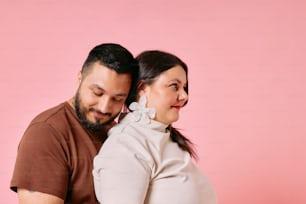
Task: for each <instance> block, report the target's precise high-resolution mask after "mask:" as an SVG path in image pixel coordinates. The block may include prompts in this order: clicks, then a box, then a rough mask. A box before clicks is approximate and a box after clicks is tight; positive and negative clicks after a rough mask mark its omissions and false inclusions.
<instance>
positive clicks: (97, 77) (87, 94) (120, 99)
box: [77, 63, 131, 125]
mask: <svg viewBox="0 0 306 204" xmlns="http://www.w3.org/2000/svg"><path fill="white" fill-rule="evenodd" d="M92 66H93V68H92V71H91V72H90V73H89V74H88V75H85V76H82V74H81V73H79V76H78V79H79V82H80V85H79V89H78V91H77V95H78V99H79V103H80V112H81V114H82V115H83V117H85V118H86V120H87V122H88V123H90V124H92V125H103V124H105V123H108V122H109V121H113V119H114V117H116V116H117V115H118V113H120V111H121V108H122V106H123V104H124V102H125V100H126V98H127V96H128V93H129V91H130V85H131V78H130V75H129V74H117V73H116V72H115V71H114V70H111V69H108V68H107V67H105V66H103V65H101V64H99V63H94V64H93V65H92Z"/></svg>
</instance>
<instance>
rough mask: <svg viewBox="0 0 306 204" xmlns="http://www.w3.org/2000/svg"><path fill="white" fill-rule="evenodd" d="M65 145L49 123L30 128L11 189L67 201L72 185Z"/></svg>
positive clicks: (19, 148) (27, 131)
mask: <svg viewBox="0 0 306 204" xmlns="http://www.w3.org/2000/svg"><path fill="white" fill-rule="evenodd" d="M65 143H66V141H65V139H64V138H63V137H61V136H60V135H59V134H58V132H57V131H56V130H55V129H54V128H52V127H51V126H49V125H48V124H46V123H36V124H32V125H31V126H29V127H28V129H27V130H26V132H25V134H24V135H23V138H22V139H21V142H20V144H19V147H18V153H17V159H16V163H15V168H14V173H13V177H12V181H11V189H12V190H14V191H17V188H25V189H28V190H33V191H38V192H42V193H47V194H51V195H55V196H57V197H59V198H62V199H65V197H66V193H67V189H68V181H69V167H68V165H67V155H66V153H65Z"/></svg>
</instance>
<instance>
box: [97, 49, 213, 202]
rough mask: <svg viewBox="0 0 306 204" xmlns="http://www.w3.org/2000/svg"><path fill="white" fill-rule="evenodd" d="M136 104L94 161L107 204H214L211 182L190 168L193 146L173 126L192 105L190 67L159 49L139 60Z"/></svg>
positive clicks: (99, 191) (99, 189) (99, 195)
mask: <svg viewBox="0 0 306 204" xmlns="http://www.w3.org/2000/svg"><path fill="white" fill-rule="evenodd" d="M136 59H137V60H138V62H139V82H138V86H137V90H136V101H137V102H133V103H131V104H130V106H129V109H130V110H131V112H130V113H128V114H127V115H126V116H125V117H124V118H123V119H122V120H121V121H120V123H119V124H118V125H116V126H115V127H113V128H112V129H111V130H110V131H109V137H108V139H107V140H106V142H105V143H104V145H103V147H102V149H101V150H100V152H99V154H98V155H97V156H96V157H95V159H94V170H93V175H94V184H95V191H96V195H97V198H98V200H99V201H100V202H101V203H103V204H169V203H173V204H215V203H217V201H216V196H215V193H214V190H213V188H212V186H211V184H210V183H209V181H208V179H207V178H206V177H205V176H204V175H203V174H202V173H201V172H200V171H199V169H197V167H196V166H195V165H194V164H193V163H192V159H191V157H194V156H195V152H194V150H193V149H192V143H191V142H190V141H189V140H188V139H187V138H186V137H184V136H183V135H182V134H181V133H180V132H179V131H178V130H176V129H175V128H173V127H172V125H171V124H172V123H173V122H175V121H177V120H178V119H179V111H180V109H181V108H182V107H183V106H185V105H186V103H187V101H188V81H187V66H186V64H185V63H184V62H183V61H182V60H180V59H179V58H178V57H176V56H174V55H172V54H170V53H166V52H162V51H157V50H152V51H145V52H143V53H141V54H140V55H139V56H138V57H137V58H136Z"/></svg>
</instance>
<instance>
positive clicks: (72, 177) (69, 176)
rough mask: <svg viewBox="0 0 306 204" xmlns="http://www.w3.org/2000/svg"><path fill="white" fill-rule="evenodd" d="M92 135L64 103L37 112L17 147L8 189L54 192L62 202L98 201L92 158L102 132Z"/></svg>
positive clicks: (98, 145) (100, 140)
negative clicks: (94, 184)
mask: <svg viewBox="0 0 306 204" xmlns="http://www.w3.org/2000/svg"><path fill="white" fill-rule="evenodd" d="M98 135H99V136H97V134H95V135H92V134H90V133H89V132H88V131H86V130H85V129H84V128H83V127H82V125H81V124H80V122H79V120H78V118H77V116H76V114H75V111H74V110H73V109H72V107H71V106H70V105H69V104H68V103H67V102H65V103H62V104H60V105H58V106H56V107H54V108H51V109H49V110H46V111H45V112H43V113H41V114H39V115H38V116H37V117H36V118H34V120H33V121H32V122H31V124H30V125H29V127H28V128H27V130H26V131H25V133H24V135H23V137H22V139H21V141H20V144H19V147H18V154H17V159H16V164H15V169H14V173H13V177H12V180H11V186H10V187H11V189H12V190H14V191H16V190H17V188H25V189H28V190H33V191H38V192H42V193H47V194H51V195H55V196H57V197H60V198H62V199H64V200H65V203H71V204H72V203H77V204H80V203H98V202H97V200H96V197H95V194H94V186H93V177H92V169H93V158H94V156H95V155H96V154H97V153H98V151H99V149H100V147H101V145H102V142H103V141H104V140H105V138H106V134H105V133H104V132H101V133H100V134H98Z"/></svg>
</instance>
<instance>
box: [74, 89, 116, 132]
mask: <svg viewBox="0 0 306 204" xmlns="http://www.w3.org/2000/svg"><path fill="white" fill-rule="evenodd" d="M81 104H82V100H81V99H80V95H79V92H78V93H77V94H76V95H75V99H74V108H75V112H76V114H77V116H78V118H79V120H80V122H81V124H82V126H83V127H84V128H85V129H87V130H89V131H91V132H98V131H101V130H102V129H104V128H105V127H106V126H107V125H109V124H111V123H112V122H113V121H114V120H115V118H116V117H117V116H118V115H119V113H120V112H118V113H116V114H114V115H112V114H111V113H104V114H105V115H108V116H110V118H109V119H108V120H107V121H105V122H104V123H100V119H98V118H96V122H95V123H94V122H91V121H89V120H88V119H87V118H86V115H85V111H86V110H85V108H84V107H81ZM88 111H97V110H95V109H93V108H90V109H89V110H88ZM97 112H100V111H97Z"/></svg>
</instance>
